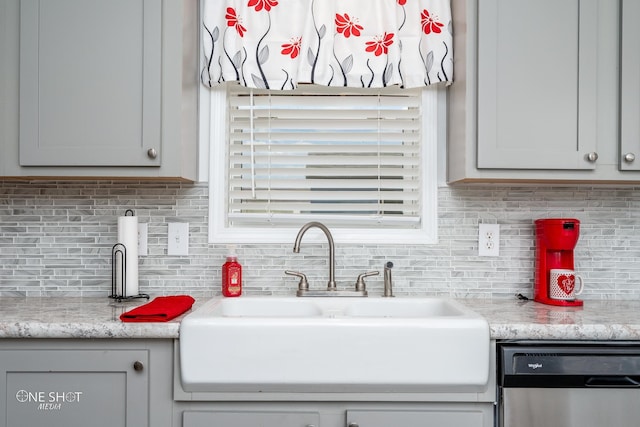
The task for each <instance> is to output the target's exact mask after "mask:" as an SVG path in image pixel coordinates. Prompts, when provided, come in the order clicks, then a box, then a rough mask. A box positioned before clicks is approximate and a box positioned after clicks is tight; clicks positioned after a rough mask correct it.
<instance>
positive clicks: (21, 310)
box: [0, 297, 640, 340]
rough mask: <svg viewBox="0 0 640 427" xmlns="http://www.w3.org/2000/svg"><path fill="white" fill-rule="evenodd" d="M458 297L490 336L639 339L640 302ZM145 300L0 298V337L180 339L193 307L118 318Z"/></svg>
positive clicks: (196, 305)
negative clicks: (142, 319)
mask: <svg viewBox="0 0 640 427" xmlns="http://www.w3.org/2000/svg"><path fill="white" fill-rule="evenodd" d="M152 298H153V297H152ZM400 298H402V297H400ZM204 301H205V300H200V301H197V302H196V304H194V307H193V309H197V307H198V306H199V305H201V304H202V303H203V302H204ZM457 301H459V302H461V303H463V304H464V305H466V306H468V307H469V308H471V309H473V310H474V311H476V312H477V313H479V314H481V315H482V316H484V317H485V318H486V319H487V321H488V322H489V325H490V330H491V337H492V338H494V339H562V340H640V301H624V300H606V301H600V300H597V301H596V300H594V301H589V300H588V301H585V303H584V307H555V306H547V305H544V304H539V303H536V302H533V301H520V300H517V299H516V298H515V297H514V298H513V299H498V300H496V299H494V300H485V299H473V298H469V299H458V300H457ZM146 302H147V301H146V300H144V299H141V300H135V301H130V302H123V303H118V302H115V301H113V300H110V299H109V298H106V297H105V298H66V297H65V298H54V297H37V298H35V297H26V298H12V297H2V298H0V338H167V339H173V338H178V336H179V330H180V320H181V319H182V318H183V317H184V316H185V315H187V314H188V313H190V312H191V311H188V312H187V313H185V314H183V315H182V316H179V317H177V318H176V319H174V320H171V321H169V322H156V323H123V322H122V321H120V319H119V316H120V314H122V313H123V312H125V311H128V310H130V309H132V308H134V307H136V306H138V305H142V304H144V303H146Z"/></svg>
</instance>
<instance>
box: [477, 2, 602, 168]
mask: <svg viewBox="0 0 640 427" xmlns="http://www.w3.org/2000/svg"><path fill="white" fill-rule="evenodd" d="M597 21H598V9H597V2H596V1H595V0H587V1H585V0H580V1H579V0H562V1H558V0H536V1H511V0H482V1H481V2H480V8H479V10H478V31H479V36H478V40H479V43H478V82H479V84H478V167H479V168H507V169H509V168H511V169H593V168H594V165H595V163H593V162H588V161H585V155H586V154H587V153H589V152H595V151H596V129H595V127H596V121H595V113H596V108H595V106H596V104H597V99H596V93H595V89H596V88H597V81H596V75H595V70H596V60H597V51H596V50H597V43H596V40H597V32H596V31H593V28H596V26H595V25H594V23H597ZM584 28H586V29H587V31H580V29H584Z"/></svg>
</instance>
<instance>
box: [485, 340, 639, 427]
mask: <svg viewBox="0 0 640 427" xmlns="http://www.w3.org/2000/svg"><path fill="white" fill-rule="evenodd" d="M498 358H499V360H498V368H499V372H498V374H499V378H498V411H497V425H498V426H500V427H592V426H593V427H630V426H639V425H640V343H630V342H614V343H611V344H609V343H602V342H585V341H579V342H562V341H555V342H548V341H511V342H503V343H499V344H498Z"/></svg>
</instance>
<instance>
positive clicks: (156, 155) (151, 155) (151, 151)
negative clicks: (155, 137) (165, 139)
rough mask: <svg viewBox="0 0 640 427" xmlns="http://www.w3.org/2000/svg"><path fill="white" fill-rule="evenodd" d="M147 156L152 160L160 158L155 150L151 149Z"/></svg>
mask: <svg viewBox="0 0 640 427" xmlns="http://www.w3.org/2000/svg"><path fill="white" fill-rule="evenodd" d="M147 156H149V158H150V159H155V158H156V157H158V152H157V151H156V149H155V148H149V149H148V150H147Z"/></svg>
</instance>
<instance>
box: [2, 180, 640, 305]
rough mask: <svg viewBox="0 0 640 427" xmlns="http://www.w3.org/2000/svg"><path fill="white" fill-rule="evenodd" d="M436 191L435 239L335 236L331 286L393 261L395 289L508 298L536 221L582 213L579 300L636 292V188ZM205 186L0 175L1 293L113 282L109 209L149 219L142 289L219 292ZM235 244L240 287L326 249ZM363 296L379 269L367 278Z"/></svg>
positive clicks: (525, 275)
mask: <svg viewBox="0 0 640 427" xmlns="http://www.w3.org/2000/svg"><path fill="white" fill-rule="evenodd" d="M438 193H439V195H438V199H439V200H438V205H439V206H438V212H439V214H438V224H439V227H438V233H439V243H438V244H436V245H428V246H419V245H406V246H405V245H394V246H385V245H350V244H345V243H344V242H339V241H338V242H336V278H337V280H338V286H339V287H351V286H353V284H354V283H355V279H356V276H357V275H358V274H359V273H362V272H365V271H371V270H380V271H381V270H382V266H383V265H384V263H385V262H386V261H392V262H393V263H394V269H393V278H394V292H395V294H396V295H430V296H433V295H442V296H453V297H488V298H513V297H514V295H516V294H518V293H522V294H523V295H526V296H531V294H532V288H533V256H534V239H533V237H534V235H533V221H534V220H535V219H537V218H547V217H574V218H578V219H579V220H580V221H581V236H580V241H579V242H578V247H577V249H576V269H577V270H579V271H580V273H581V274H582V276H583V277H584V280H585V292H584V293H583V296H582V297H583V298H584V299H626V298H629V299H634V300H637V299H640V286H638V285H637V278H638V276H639V275H640V209H638V208H639V207H640V187H614V186H590V187H583V186H575V187H542V186H511V187H503V186H500V187H498V186H491V185H486V186H461V187H458V186H456V187H442V188H440V189H439V192H438ZM207 194H208V189H207V185H206V184H179V183H157V182H153V183H149V182H138V181H55V182H41V181H33V182H25V181H0V296H24V295H26V296H91V297H94V296H97V297H101V296H104V297H106V296H107V295H108V294H109V292H110V289H111V247H112V246H113V244H114V243H116V234H117V217H118V216H119V215H123V214H124V212H125V211H126V210H127V209H133V210H135V212H136V215H137V216H138V217H139V221H140V222H145V223H148V251H149V254H148V255H147V256H144V257H140V263H139V275H140V290H141V292H146V293H149V294H151V295H152V296H155V295H170V294H177V293H189V294H191V295H194V296H198V297H207V296H213V295H220V267H221V265H222V263H223V262H224V255H225V253H226V251H227V250H226V248H225V247H216V246H213V245H209V244H208V243H207V219H208V218H207V216H208V207H207V205H208V200H207V199H208V196H207ZM169 222H188V223H189V225H190V242H189V256H168V255H167V223H169ZM482 222H486V223H498V224H500V233H501V235H500V256H499V257H479V256H478V224H479V223H482ZM293 237H294V236H292V242H291V245H242V246H240V247H238V249H237V252H238V256H239V259H240V262H241V263H242V264H243V267H244V269H243V274H244V282H245V284H244V293H245V294H248V295H260V294H262V295H267V294H280V295H285V294H286V295H293V294H294V292H295V289H296V285H297V281H296V279H295V278H292V277H289V276H285V275H284V273H283V271H284V270H286V269H294V270H298V271H303V272H305V273H306V274H307V276H308V278H309V281H310V283H311V286H312V287H318V288H320V287H323V286H325V285H326V281H327V272H328V267H327V258H328V257H327V248H326V245H321V244H315V245H314V244H306V245H305V246H304V248H303V249H302V251H301V253H300V254H294V253H293V252H292V246H293ZM367 286H368V289H369V292H370V294H371V295H379V294H382V276H377V277H370V278H368V280H367Z"/></svg>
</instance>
